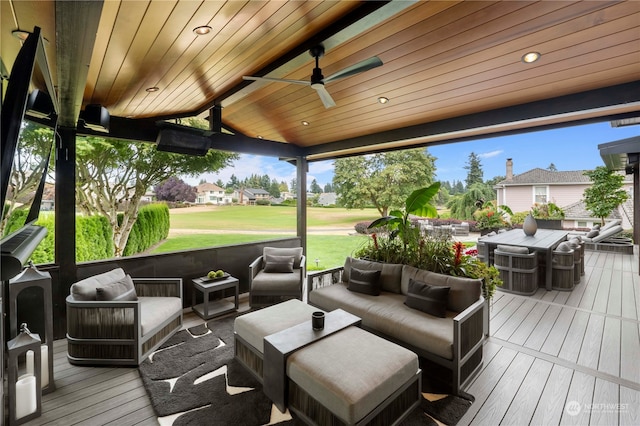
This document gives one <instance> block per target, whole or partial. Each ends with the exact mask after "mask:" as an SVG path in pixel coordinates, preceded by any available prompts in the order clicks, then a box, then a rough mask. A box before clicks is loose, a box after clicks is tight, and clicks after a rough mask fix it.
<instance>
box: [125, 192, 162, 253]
mask: <svg viewBox="0 0 640 426" xmlns="http://www.w3.org/2000/svg"><path fill="white" fill-rule="evenodd" d="M118 223H122V214H118ZM168 236H169V207H168V206H167V205H166V204H164V203H162V204H160V203H159V204H150V205H148V206H144V207H141V208H140V210H138V219H137V220H136V223H134V224H133V227H132V228H131V233H130V234H129V239H128V240H127V245H126V247H125V248H124V252H123V254H122V255H123V256H131V255H134V254H136V253H141V252H143V251H145V250H147V249H148V248H150V247H152V246H153V245H155V244H157V243H159V242H160V241H162V240H164V239H166V238H167V237H168Z"/></svg>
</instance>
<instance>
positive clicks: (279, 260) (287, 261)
mask: <svg viewBox="0 0 640 426" xmlns="http://www.w3.org/2000/svg"><path fill="white" fill-rule="evenodd" d="M264 261H265V265H264V272H266V273H268V274H270V273H274V272H278V273H293V262H294V256H275V255H270V254H267V255H265V257H264Z"/></svg>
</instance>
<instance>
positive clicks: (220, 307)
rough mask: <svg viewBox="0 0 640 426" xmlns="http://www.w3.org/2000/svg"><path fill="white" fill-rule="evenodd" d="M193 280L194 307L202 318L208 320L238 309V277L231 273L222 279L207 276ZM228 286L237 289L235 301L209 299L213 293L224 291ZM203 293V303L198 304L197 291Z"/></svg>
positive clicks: (194, 310) (192, 304)
mask: <svg viewBox="0 0 640 426" xmlns="http://www.w3.org/2000/svg"><path fill="white" fill-rule="evenodd" d="M192 281H193V297H192V303H191V306H192V309H193V312H195V313H196V314H198V316H200V318H202V319H205V320H208V319H211V318H214V317H217V316H220V315H223V314H226V313H229V312H234V311H237V310H238V284H239V282H238V279H237V278H234V277H232V276H231V275H229V276H228V277H227V278H224V279H220V280H211V279H209V278H207V277H201V278H195V279H193V280H192ZM228 288H234V289H235V303H231V302H229V301H227V300H224V299H219V300H209V296H210V294H211V293H214V292H218V291H222V290H225V289H228ZM198 291H199V292H201V293H202V297H203V301H202V304H200V305H196V293H197V292H198Z"/></svg>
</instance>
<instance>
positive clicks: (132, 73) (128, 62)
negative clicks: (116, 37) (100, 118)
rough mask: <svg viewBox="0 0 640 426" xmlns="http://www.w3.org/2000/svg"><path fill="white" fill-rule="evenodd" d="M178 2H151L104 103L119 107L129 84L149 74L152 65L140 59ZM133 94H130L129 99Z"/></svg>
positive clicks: (147, 51)
mask: <svg viewBox="0 0 640 426" xmlns="http://www.w3.org/2000/svg"><path fill="white" fill-rule="evenodd" d="M176 4H177V1H169V0H164V1H162V2H151V3H150V4H149V7H148V8H147V10H146V11H145V14H144V16H143V18H142V22H141V23H140V26H139V27H138V28H137V31H136V34H135V36H134V38H133V40H132V42H131V45H130V46H129V49H128V51H127V54H126V56H125V57H124V58H123V61H122V65H121V67H120V69H119V70H118V74H117V75H116V77H115V78H114V80H113V83H112V84H111V88H110V90H109V91H108V92H107V93H106V95H107V96H106V99H104V101H103V102H104V103H105V104H107V105H117V104H118V103H119V101H120V99H121V98H122V97H123V96H126V95H125V94H126V93H127V89H128V86H129V83H130V82H131V81H135V80H136V77H138V76H142V75H145V74H147V73H148V72H149V71H150V69H151V68H150V65H149V64H147V63H145V62H144V61H140V58H144V57H145V56H146V55H147V54H148V53H149V50H150V48H151V46H152V44H153V42H154V40H155V38H156V36H157V34H158V33H159V32H160V30H161V29H162V27H163V25H164V23H165V22H166V20H167V19H168V17H169V16H170V15H171V13H172V11H173V10H174V8H175V6H176ZM130 95H131V94H128V96H127V97H129V96H130Z"/></svg>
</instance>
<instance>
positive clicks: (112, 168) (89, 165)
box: [76, 137, 238, 257]
mask: <svg viewBox="0 0 640 426" xmlns="http://www.w3.org/2000/svg"><path fill="white" fill-rule="evenodd" d="M76 152H77V162H76V176H77V178H76V202H77V203H78V207H79V208H80V209H81V210H82V212H84V213H85V214H87V215H94V214H100V215H103V216H106V217H107V218H108V219H109V223H110V224H111V228H112V230H113V246H114V249H115V256H116V257H119V256H121V255H122V253H123V250H124V248H125V246H126V244H127V240H128V238H129V233H130V232H131V228H132V226H133V224H134V223H135V221H136V218H137V215H138V208H139V204H140V199H141V197H142V196H143V195H144V194H145V192H146V191H147V188H150V187H153V186H154V185H157V184H158V183H160V182H162V181H164V180H166V179H168V178H169V177H171V176H198V175H200V174H202V173H205V172H216V171H218V170H220V169H222V168H224V167H226V166H228V165H230V164H231V162H232V160H234V159H236V158H238V155H237V154H232V153H227V152H221V151H213V150H209V152H207V154H206V155H205V156H203V157H196V156H189V155H182V154H173V153H169V152H163V151H158V150H156V147H155V146H154V145H152V144H148V143H135V142H130V141H122V140H115V139H103V138H98V137H87V138H78V139H77V140H76ZM120 212H121V213H122V217H121V219H120V220H119V219H118V213H120Z"/></svg>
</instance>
